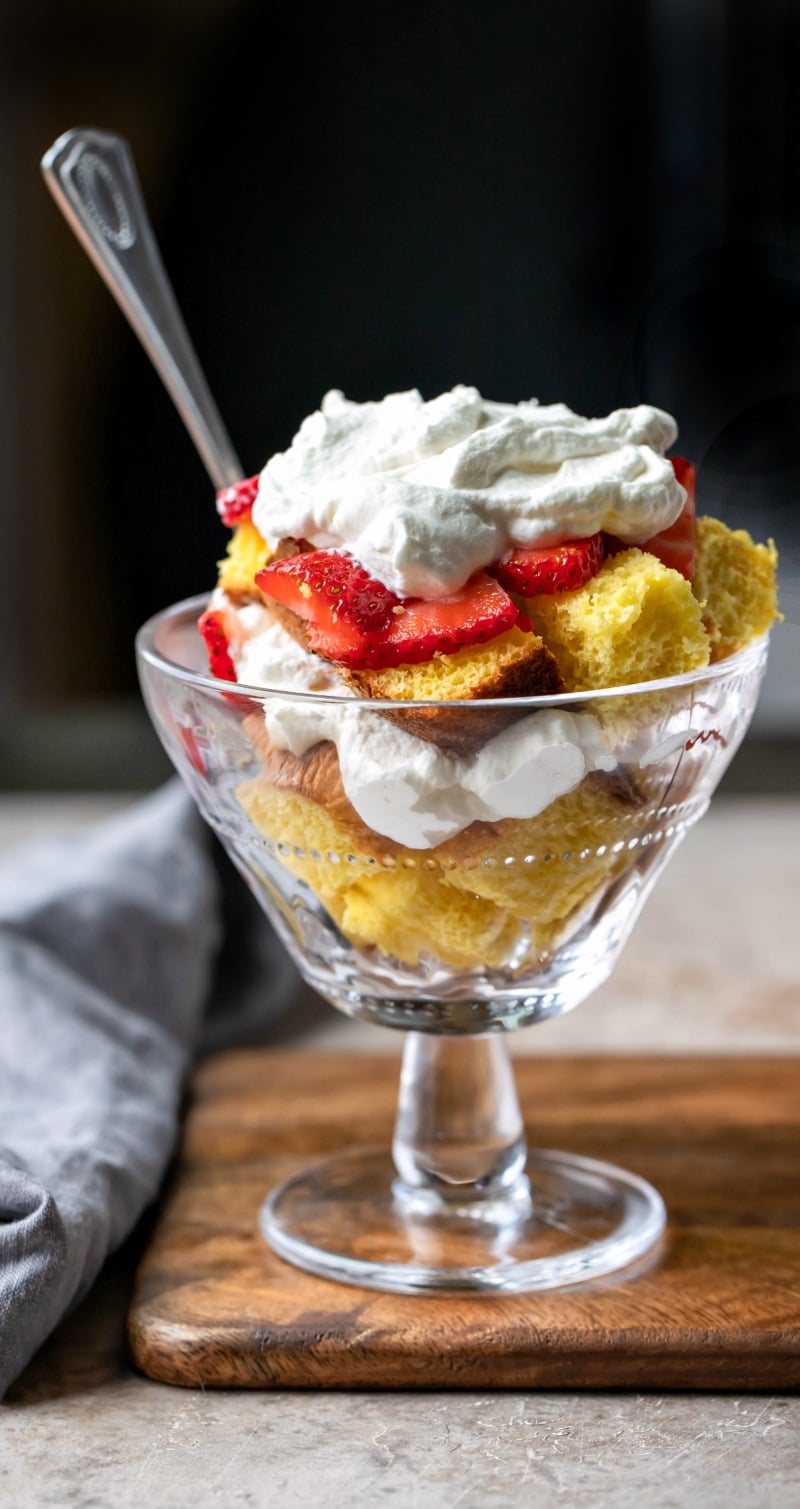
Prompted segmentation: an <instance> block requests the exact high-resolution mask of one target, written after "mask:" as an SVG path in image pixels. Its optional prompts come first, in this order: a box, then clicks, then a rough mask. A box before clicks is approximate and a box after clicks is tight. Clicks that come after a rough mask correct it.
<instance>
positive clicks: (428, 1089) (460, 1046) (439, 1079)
mask: <svg viewBox="0 0 800 1509" xmlns="http://www.w3.org/2000/svg"><path fill="white" fill-rule="evenodd" d="M392 1152H393V1155H394V1163H395V1168H396V1169H397V1172H398V1175H399V1182H398V1184H397V1185H396V1193H397V1194H398V1195H399V1196H400V1197H401V1198H402V1197H403V1196H405V1197H410V1196H414V1197H417V1198H419V1197H423V1198H424V1197H425V1196H427V1197H429V1198H430V1199H431V1200H433V1201H434V1202H441V1201H442V1200H446V1201H448V1203H450V1202H452V1203H455V1204H460V1205H463V1204H468V1203H470V1202H476V1201H477V1202H486V1201H498V1200H499V1201H503V1202H507V1201H511V1202H513V1204H514V1205H516V1206H519V1205H520V1204H521V1203H522V1204H525V1203H527V1204H529V1203H530V1192H529V1189H528V1181H527V1179H526V1178H525V1174H524V1169H525V1158H526V1152H527V1149H526V1144H525V1130H524V1127H523V1123H522V1116H521V1114H520V1109H519V1101H518V1099H517V1089H516V1085H515V1082H514V1070H513V1068H512V1065H511V1059H510V1057H509V1052H508V1048H507V1046H506V1042H505V1039H504V1038H503V1037H500V1036H498V1035H497V1034H487V1035H485V1036H475V1037H472V1036H469V1037H437V1036H433V1035H430V1034H426V1033H422V1032H409V1033H408V1035H407V1038H406V1043H405V1049H404V1052H403V1068H402V1073H401V1075H400V1098H399V1104H398V1108H397V1121H396V1123H395V1133H394V1143H393V1146H392Z"/></svg>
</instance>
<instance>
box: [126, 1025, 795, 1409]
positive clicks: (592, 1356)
mask: <svg viewBox="0 0 800 1509" xmlns="http://www.w3.org/2000/svg"><path fill="white" fill-rule="evenodd" d="M517 1072H518V1083H519V1090H520V1098H521V1101H522V1107H523V1112H524V1113H526V1119H527V1120H528V1124H529V1133H530V1136H531V1140H532V1141H533V1140H535V1141H536V1142H537V1143H538V1144H539V1145H541V1146H543V1147H560V1148H563V1149H568V1150H570V1151H574V1152H580V1153H585V1154H588V1155H591V1156H594V1157H598V1158H601V1159H606V1160H608V1161H610V1162H618V1163H621V1164H623V1166H624V1167H626V1168H629V1169H631V1170H633V1171H634V1172H636V1173H638V1174H641V1175H643V1176H644V1177H645V1178H646V1179H649V1180H651V1181H652V1183H653V1184H655V1186H656V1188H657V1189H658V1190H659V1191H660V1192H661V1194H662V1195H663V1197H664V1199H665V1201H666V1204H667V1209H668V1212H669V1228H668V1232H667V1235H666V1238H665V1239H664V1241H663V1243H662V1244H661V1246H660V1248H659V1249H658V1252H657V1254H656V1255H655V1256H654V1257H652V1258H650V1259H649V1260H645V1261H644V1262H643V1263H642V1264H641V1265H640V1266H639V1267H638V1268H636V1269H628V1270H626V1271H625V1273H624V1274H623V1275H617V1276H615V1277H613V1278H610V1279H604V1280H599V1281H596V1282H594V1283H592V1284H591V1285H586V1286H581V1287H578V1288H571V1289H563V1290H560V1291H558V1292H552V1291H551V1292H550V1293H543V1294H535V1295H527V1296H525V1295H521V1296H512V1297H508V1298H498V1297H495V1296H486V1297H483V1296H481V1297H475V1296H473V1295H464V1294H461V1295H452V1296H447V1297H441V1296H438V1295H437V1296H430V1297H428V1296H425V1297H414V1296H409V1297H405V1296H398V1295H392V1294H381V1293H377V1292H375V1291H374V1290H367V1289H355V1288H352V1287H350V1286H348V1285H345V1284H337V1283H333V1282H331V1281H329V1280H324V1279H319V1278H314V1277H313V1276H311V1275H310V1274H306V1273H302V1272H301V1271H300V1270H298V1269H295V1268H292V1267H290V1266H289V1265H287V1264H285V1263H283V1262H281V1261H280V1259H278V1258H276V1257H274V1256H273V1254H272V1253H271V1252H270V1251H269V1249H268V1248H267V1247H266V1245H265V1243H264V1241H263V1239H262V1238H261V1236H260V1234H259V1231H258V1228H257V1225H256V1220H257V1215H258V1209H259V1206H260V1204H261V1201H262V1199H263V1197H264V1195H265V1194H266V1192H267V1191H268V1190H269V1189H270V1188H271V1186H272V1185H273V1184H275V1183H276V1182H277V1181H278V1180H280V1179H283V1178H285V1177H286V1175H287V1174H289V1173H292V1172H294V1171H295V1170H296V1169H297V1168H299V1167H301V1166H302V1165H303V1164H304V1163H306V1162H309V1161H311V1160H314V1159H316V1158H318V1157H320V1156H323V1157H324V1156H327V1155H329V1154H330V1153H331V1152H333V1151H336V1150H338V1149H340V1148H342V1147H344V1146H348V1147H353V1148H355V1147H357V1146H365V1145H367V1146H380V1145H381V1144H384V1145H388V1143H389V1140H390V1137H391V1130H392V1120H393V1115H394V1108H395V1098H396V1092H397V1073H398V1069H397V1063H396V1061H394V1060H392V1059H385V1058H380V1057H373V1056H366V1055H364V1056H362V1055H358V1056H354V1057H352V1058H348V1057H346V1056H345V1055H341V1056H340V1055H338V1054H336V1055H334V1054H322V1053H314V1054H311V1053H303V1052H299V1051H282V1052H276V1051H269V1052H267V1051H261V1050H259V1051H252V1052H237V1053H227V1054H223V1055H221V1056H220V1057H218V1058H215V1059H212V1060H210V1061H208V1062H207V1063H205V1064H204V1065H203V1066H202V1067H201V1068H200V1069H199V1070H198V1072H197V1075H196V1077H195V1081H194V1086H193V1096H192V1103H191V1108H190V1111H189V1115H188V1119H187V1122H186V1129H185V1136H184V1141H183V1149H182V1152H181V1156H180V1160H179V1162H178V1165H177V1168H176V1171H175V1174H174V1177H173V1178H172V1180H171V1184H170V1187H169V1189H168V1191H167V1193H166V1197H165V1200H164V1205H163V1209H162V1211H161V1216H160V1220H159V1222H158V1224H157V1227H156V1229H155V1234H154V1236H153V1238H152V1241H151V1244H150V1247H149V1249H148V1251H147V1253H146V1255H145V1257H144V1260H143V1262H142V1264H141V1268H140V1271H139V1275H138V1281H137V1287H136V1293H135V1297H134V1300H133V1304H132V1308H131V1312H130V1323H129V1329H130V1341H131V1347H132V1350H133V1357H134V1361H135V1362H136V1364H137V1365H138V1367H140V1368H141V1369H142V1370H143V1371H144V1372H145V1373H148V1374H149V1375H150V1377H151V1378H156V1379H159V1380H160V1381H162V1382H167V1383H177V1384H186V1385H190V1386H198V1387H206V1388H207V1387H219V1386H230V1385H235V1386H242V1387H249V1388H287V1387H304V1388H309V1387H311V1388H397V1389H408V1388H431V1387H435V1388H442V1387H457V1388H475V1389H486V1388H510V1387H513V1388H525V1387H532V1388H553V1387H564V1388H570V1389H575V1388H609V1387H625V1388H643V1387H644V1388H649V1387H657V1388H679V1389H686V1388H703V1389H762V1388H764V1389H766V1388H769V1389H781V1390H786V1389H790V1388H795V1387H797V1386H798V1385H800V1060H793V1059H782V1060H781V1059H757V1060H753V1059H750V1060H747V1059H732V1058H728V1059H719V1058H691V1059H687V1058H658V1059H653V1058H644V1059H643V1058H625V1059H602V1058H591V1059H589V1058H587V1059H575V1058H573V1059H562V1058H546V1059H521V1060H518V1061H517Z"/></svg>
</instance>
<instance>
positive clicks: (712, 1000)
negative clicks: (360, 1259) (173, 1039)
mask: <svg viewBox="0 0 800 1509" xmlns="http://www.w3.org/2000/svg"><path fill="white" fill-rule="evenodd" d="M122 801H124V798H120V799H117V798H100V799H98V800H97V802H95V801H93V800H91V799H87V798H76V799H66V800H65V799H59V798H53V799H44V800H42V799H36V798H26V799H24V800H22V801H20V800H16V799H15V800H14V801H13V802H12V801H11V800H10V799H6V800H5V802H2V803H0V846H2V844H3V841H4V840H5V841H7V842H11V841H12V840H16V839H18V838H21V837H23V836H24V835H25V833H27V832H32V831H34V830H35V829H38V830H39V831H42V830H45V831H47V830H52V829H54V828H57V827H58V828H62V829H68V828H74V827H76V826H80V824H81V823H82V822H84V821H86V820H87V819H88V818H89V817H91V816H92V815H94V813H95V812H98V813H99V812H101V811H107V810H110V809H111V808H113V807H115V806H117V805H119V804H120V803H121V802H122ZM798 896H800V802H798V801H787V800H780V801H774V802H773V801H770V800H769V799H760V800H759V801H757V802H756V801H748V802H747V803H742V804H734V803H727V804H726V803H722V802H720V803H718V804H717V805H716V807H715V808H713V809H712V811H711V813H710V814H709V815H708V817H706V818H705V819H704V821H703V822H702V823H701V824H700V826H699V827H698V828H697V829H695V830H694V832H693V833H691V834H690V835H689V837H688V838H687V840H686V842H685V844H684V846H683V848H682V849H681V850H680V851H679V853H678V855H677V856H676V858H675V859H674V861H673V863H672V866H671V867H670V869H668V871H667V872H666V874H665V875H664V876H663V877H662V879H661V881H660V882H659V886H658V888H657V889H656V892H655V894H654V896H653V898H652V899H651V901H650V902H649V903H648V907H647V909H646V911H645V914H644V916H643V918H642V919H641V920H640V922H639V924H638V927H637V930H636V932H635V933H634V936H633V939H632V941H631V943H630V944H629V946H628V949H627V950H626V953H625V954H624V956H623V959H622V960H621V962H620V964H619V967H618V969H617V971H616V974H615V976H614V978H613V979H612V980H611V981H610V982H609V983H608V984H607V985H605V986H604V987H603V988H602V989H601V990H600V991H598V992H597V994H596V995H595V997H594V998H593V1000H592V1001H590V1002H588V1003H587V1004H586V1005H585V1006H583V1007H581V1008H580V1009H579V1010H578V1011H577V1012H576V1013H575V1014H574V1015H573V1016H571V1017H566V1018H562V1019H561V1020H560V1021H557V1022H552V1023H547V1024H544V1025H542V1026H540V1027H537V1028H535V1029H530V1030H529V1031H527V1032H523V1033H519V1034H517V1037H516V1041H515V1045H514V1046H515V1048H516V1049H517V1051H522V1052H537V1051H539V1052H553V1053H555V1052H560V1051H576V1050H578V1049H583V1050H584V1051H597V1052H604V1051H605V1052H620V1051H626V1050H627V1051H637V1052H647V1051H658V1050H659V1049H660V1050H661V1051H688V1052H703V1051H708V1052H712V1051H713V1052H719V1051H726V1050H727V1051H731V1052H754V1051H762V1052H776V1051H777V1052H780V1051H787V1052H795V1053H796V1052H798V1051H800V935H799V934H798V927H797V898H798ZM298 1027H299V1028H300V1036H301V1039H302V1041H303V1042H304V1043H305V1044H307V1045H311V1044H312V1043H313V1044H314V1045H315V1046H329V1047H331V1048H332V1049H337V1050H343V1051H351V1052H353V1051H357V1050H358V1049H359V1048H360V1047H366V1046H370V1047H371V1048H373V1049H374V1048H378V1049H381V1048H384V1049H387V1050H389V1051H392V1050H395V1049H396V1048H397V1047H398V1046H399V1044H398V1042H397V1040H396V1039H395V1038H394V1036H393V1035H392V1034H390V1033H385V1032H381V1031H379V1030H378V1029H368V1028H366V1027H363V1026H361V1025H359V1024H355V1023H348V1022H346V1021H344V1020H343V1019H342V1020H340V1019H339V1018H338V1017H336V1015H335V1013H333V1012H332V1011H330V1010H327V1009H326V1010H324V1011H320V1012H317V1011H316V1010H315V1009H314V1008H313V1007H312V1006H309V1009H308V1011H306V1012H304V1013H303V1015H302V1021H298ZM135 1247H136V1242H134V1243H132V1244H131V1247H130V1248H129V1250H128V1252H126V1253H124V1254H121V1255H120V1256H119V1257H118V1258H117V1259H115V1260H113V1262H112V1263H111V1264H110V1265H109V1267H108V1268H107V1270H106V1272H105V1274H104V1276H103V1278H102V1279H101V1281H100V1283H99V1284H98V1286H97V1287H96V1289H95V1291H94V1293H93V1294H92V1295H91V1296H90V1298H89V1299H88V1300H87V1302H86V1304H85V1305H84V1306H83V1307H82V1308H81V1310H79V1311H78V1312H77V1313H76V1315H74V1316H73V1317H71V1319H70V1320H68V1321H67V1322H66V1323H65V1324H64V1326H62V1327H61V1329H60V1332H59V1333H57V1335H56V1336H55V1337H54V1338H53V1339H52V1340H51V1342H50V1343H49V1344H48V1345H47V1346H46V1347H45V1348H44V1349H43V1351H42V1352H41V1353H40V1355H39V1357H38V1358H37V1359H36V1360H35V1362H34V1363H33V1364H32V1365H31V1367H30V1368H29V1369H28V1370H27V1372H26V1374H25V1375H24V1377H23V1379H22V1380H20V1382H19V1383H18V1384H17V1386H16V1387H15V1389H14V1390H13V1391H12V1393H11V1395H10V1397H9V1399H8V1401H7V1403H6V1404H5V1405H3V1406H2V1407H0V1443H1V1444H0V1504H2V1505H5V1504H6V1503H7V1504H8V1505H9V1506H15V1509H16V1506H17V1505H25V1506H26V1509H27V1506H29V1505H30V1506H32V1509H38V1506H44V1505H47V1506H51V1505H52V1506H58V1509H60V1506H62V1505H69V1506H73V1505H74V1506H76V1509H80V1506H86V1509H89V1506H92V1509H96V1506H97V1509H105V1506H107V1505H111V1504H114V1505H125V1504H141V1503H145V1502H150V1503H152V1504H157V1505H159V1506H162V1505H163V1506H166V1509H183V1506H186V1509H212V1506H216V1505H227V1504H230V1505H251V1506H261V1505H273V1504H275V1505H277V1504H280V1505H286V1506H292V1509H294V1506H297V1509H306V1506H309V1509H311V1506H314V1509H316V1506H328V1505H330V1506H339V1505H347V1506H348V1509H349V1506H353V1509H360V1506H364V1509H372V1506H380V1505H383V1504H386V1505H388V1504H391V1505H393V1506H395V1509H456V1506H458V1509H493V1506H498V1509H500V1506H503V1509H505V1506H507V1505H513V1506H516V1505H517V1504H519V1505H523V1504H524V1505H528V1504H534V1503H535V1504H536V1505H537V1509H547V1506H550V1505H554V1506H560V1505H564V1506H567V1505H569V1506H572V1505H575V1504H578V1503H583V1502H586V1503H591V1504H593V1505H597V1506H602V1509H628V1506H634V1505H636V1506H637V1509H638V1506H640V1505H643V1504H646V1505H647V1506H648V1509H649V1506H651V1505H652V1506H665V1509H672V1506H681V1509H682V1506H684V1505H686V1506H688V1505H703V1509H728V1506H729V1505H730V1504H732V1503H742V1504H746V1505H747V1509H771V1506H773V1505H776V1504H785V1505H791V1504H793V1503H795V1502H797V1492H798V1486H797V1485H798V1482H800V1400H798V1399H797V1398H766V1397H758V1396H751V1397H747V1398H739V1397H731V1396H727V1395H716V1396H711V1395H706V1396H693V1397H689V1396H663V1397H660V1396H656V1395H645V1396H642V1395H634V1394H628V1395H621V1394H618V1395H612V1394H608V1395H604V1394H590V1395H582V1396H576V1395H569V1394H495V1395H489V1396H477V1395H471V1394H466V1395H453V1394H430V1395H423V1396H419V1397H413V1396H409V1395H402V1394H392V1395H389V1396H380V1397H379V1396H377V1395H363V1394H358V1395H355V1394H288V1393H287V1394H252V1395H250V1394H248V1395H242V1394H235V1393H230V1394H224V1393H222V1394H201V1393H188V1392H187V1393H184V1392H181V1391H179V1390H171V1389H169V1388H165V1387H162V1386H159V1385H157V1384H152V1383H149V1382H147V1381H146V1380H144V1379H142V1378H138V1377H136V1376H134V1375H133V1374H132V1372H131V1371H130V1368H129V1366H128V1364H127V1361H126V1358H125V1351H124V1343H123V1339H122V1338H123V1316H124V1308H125V1301H126V1295H127V1292H128V1285H129V1282H130V1273H131V1268H132V1263H133V1259H134V1255H135ZM421 1303H422V1302H421Z"/></svg>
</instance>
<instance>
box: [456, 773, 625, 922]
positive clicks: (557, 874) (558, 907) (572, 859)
mask: <svg viewBox="0 0 800 1509" xmlns="http://www.w3.org/2000/svg"><path fill="white" fill-rule="evenodd" d="M649 816H650V813H649V811H648V808H647V807H646V806H644V805H643V804H642V803H641V802H636V801H633V800H631V799H628V800H626V799H625V798H624V796H622V795H621V793H620V787H619V781H618V778H617V777H609V776H605V775H599V774H598V775H592V776H589V777H588V778H587V779H586V780H583V781H581V783H580V785H579V786H576V787H575V789H574V790H573V791H569V792H567V793H566V795H565V796H560V797H557V798H556V800H555V801H554V802H552V803H551V804H550V806H549V807H546V808H545V810H544V812H541V813H539V815H538V816H537V817H531V818H520V819H517V820H514V821H511V820H509V819H506V820H504V821H503V822H500V823H497V824H495V825H494V826H493V828H491V829H488V830H487V833H486V835H485V836H481V838H479V839H478V841H477V843H476V853H475V854H474V855H472V856H470V857H468V858H464V859H462V861H461V862H460V863H456V864H454V865H453V867H452V868H448V865H449V856H450V853H451V852H457V846H458V844H459V838H456V839H455V840H453V841H452V842H451V844H443V845H441V846H440V848H439V849H437V850H436V855H437V858H438V859H439V861H440V863H441V864H442V865H443V866H444V868H445V878H446V880H447V882H448V884H449V885H451V886H455V887H456V888H457V889H459V890H467V891H471V892H472V893H473V894H474V895H477V896H483V897H485V898H486V899H487V900H489V901H494V902H495V903H496V904H497V905H499V906H503V907H505V908H506V909H507V910H508V911H509V912H511V913H512V914H513V915H514V916H515V917H519V918H521V919H523V920H525V921H528V922H530V923H531V924H533V925H534V926H535V928H536V929H537V936H539V937H541V936H542V934H541V930H542V929H543V928H544V929H550V928H551V927H552V926H553V924H561V923H563V922H564V921H565V920H566V918H567V917H569V915H570V914H571V913H572V912H573V911H574V910H575V908H576V907H579V906H582V905H583V903H584V902H585V901H586V900H587V899H588V898H589V896H591V894H592V892H593V891H594V890H595V889H596V888H597V886H598V885H600V883H601V882H603V881H605V880H606V879H607V877H608V875H609V873H610V872H611V871H612V870H614V869H619V868H622V867H624V866H625V865H626V864H627V863H628V862H629V859H630V855H629V853H628V844H629V843H630V842H631V840H632V839H634V838H635V837H636V836H637V835H638V834H639V833H641V831H642V829H643V828H644V827H645V826H646V824H647V821H648V818H649ZM459 837H461V836H460V835H459ZM615 845H616V846H617V848H616V852H615ZM461 848H462V851H463V848H464V844H463V841H462V844H461Z"/></svg>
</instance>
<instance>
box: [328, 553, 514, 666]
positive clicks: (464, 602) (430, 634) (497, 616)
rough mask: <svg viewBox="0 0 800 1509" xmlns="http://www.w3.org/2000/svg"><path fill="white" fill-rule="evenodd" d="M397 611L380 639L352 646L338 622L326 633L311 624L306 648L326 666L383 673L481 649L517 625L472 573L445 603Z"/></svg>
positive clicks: (510, 606) (499, 597)
mask: <svg viewBox="0 0 800 1509" xmlns="http://www.w3.org/2000/svg"><path fill="white" fill-rule="evenodd" d="M398 610H399V611H397V610H396V611H395V612H393V615H392V619H391V622H390V623H389V626H388V628H386V629H385V630H384V631H383V633H381V634H380V635H373V636H370V638H369V639H367V638H360V639H359V640H358V641H357V640H356V638H355V635H354V631H353V629H352V626H351V625H346V626H345V625H342V624H341V622H340V623H339V624H337V625H336V626H335V628H334V629H330V628H327V627H325V626H321V625H317V624H311V625H310V627H309V630H308V642H309V645H310V646H311V648H312V650H316V651H317V652H318V653H319V654H321V655H325V656H326V658H327V659H328V660H337V661H339V662H340V663H341V664H342V665H347V666H350V667H351V668H352V669H354V670H384V669H386V668H387V667H388V666H394V665H420V664H422V663H423V662H424V661H426V660H432V659H433V657H434V655H453V654H454V653H455V651H456V650H460V649H463V648H464V646H465V645H473V644H485V643H486V642H487V641H488V640H490V639H495V638H496V637H497V635H498V634H503V633H505V631H506V629H513V627H514V625H515V624H516V623H518V622H519V620H520V613H519V610H518V608H517V607H516V606H515V604H514V603H512V601H511V598H510V597H508V595H507V594H506V593H505V592H504V591H503V589H502V587H501V586H500V585H499V583H498V582H496V581H494V580H493V579H492V577H490V576H488V575H487V573H486V572H485V571H478V572H476V573H475V575H474V576H472V577H470V579H469V581H468V582H467V583H466V584H465V586H464V587H462V589H461V591H460V592H454V593H452V595H451V596H450V597H440V598H437V599H435V600H428V599H426V598H422V597H409V598H406V600H405V601H404V602H403V603H400V604H398ZM527 627H528V628H530V625H529V624H528V625H527ZM343 628H345V633H344V634H343V633H342V629H343Z"/></svg>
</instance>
